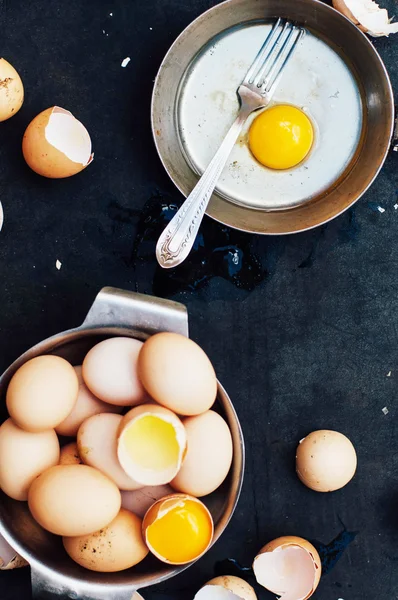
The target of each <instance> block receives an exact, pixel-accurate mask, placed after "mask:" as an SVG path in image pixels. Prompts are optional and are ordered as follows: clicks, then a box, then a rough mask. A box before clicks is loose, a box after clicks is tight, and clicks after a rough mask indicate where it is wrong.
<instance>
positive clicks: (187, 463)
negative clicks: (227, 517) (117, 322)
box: [0, 333, 233, 572]
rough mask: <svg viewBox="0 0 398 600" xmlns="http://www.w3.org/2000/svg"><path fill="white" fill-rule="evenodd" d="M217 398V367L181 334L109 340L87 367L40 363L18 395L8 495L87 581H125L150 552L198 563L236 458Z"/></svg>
mask: <svg viewBox="0 0 398 600" xmlns="http://www.w3.org/2000/svg"><path fill="white" fill-rule="evenodd" d="M216 396H217V379H216V375H215V372H214V369H213V366H212V364H211V362H210V360H209V359H208V357H207V356H206V354H205V353H204V351H203V350H202V349H201V348H200V347H199V346H198V345H197V344H196V343H195V342H193V341H192V340H189V339H188V338H185V337H184V336H181V335H178V334H173V333H159V334H156V335H154V336H152V337H150V338H149V339H148V340H147V341H146V342H144V343H143V342H141V341H139V340H136V339H133V338H128V337H115V338H109V339H106V340H104V341H101V342H100V343H98V344H97V345H95V346H94V347H93V348H92V349H91V350H90V351H89V352H88V354H87V355H86V357H85V358H84V360H83V364H82V365H81V366H72V365H71V364H70V363H69V362H68V361H66V360H65V359H64V358H61V357H59V356H53V355H43V356H38V357H36V358H33V359H31V360H29V361H28V362H26V363H25V364H24V365H22V366H21V367H20V368H19V369H18V370H17V371H16V373H15V374H14V375H13V377H12V379H11V381H10V383H9V385H8V389H7V395H6V403H7V409H8V412H9V418H8V419H7V420H6V421H5V422H4V423H3V425H2V426H1V427H0V488H1V489H2V490H3V492H4V493H6V494H7V495H8V496H10V497H11V498H13V499H15V500H18V501H27V502H28V506H29V510H30V512H31V514H32V516H33V518H34V519H35V520H36V521H37V523H39V525H41V526H42V527H43V528H44V529H45V530H47V531H49V532H51V533H52V534H56V535H59V536H62V539H63V545H64V548H65V550H66V552H67V553H68V555H69V556H70V557H71V558H72V559H73V560H74V561H76V562H77V563H78V564H79V565H81V566H83V567H85V568H87V569H90V570H93V571H100V572H114V571H120V570H124V569H127V568H130V567H132V566H134V565H136V564H137V563H139V562H141V561H142V560H143V559H144V558H145V557H146V555H147V554H148V553H149V552H151V553H152V554H154V555H155V556H156V557H157V558H158V559H159V560H161V561H163V562H166V563H169V564H174V565H182V564H186V563H189V562H191V561H193V560H195V559H196V558H198V557H200V556H201V555H202V554H203V553H204V552H206V550H207V549H208V547H209V546H210V544H211V542H212V539H213V532H214V525H213V520H212V516H211V514H210V512H209V510H208V509H207V507H206V506H205V504H204V503H203V502H202V501H201V500H199V498H200V497H203V496H207V495H208V494H211V493H212V492H214V491H215V490H216V489H217V488H218V487H219V486H220V485H221V484H222V483H223V481H224V480H225V478H226V477H227V475H228V472H229V470H230V467H231V463H232V458H233V444H232V436H231V432H230V430H229V427H228V425H227V423H226V421H225V420H224V419H223V418H222V417H221V416H220V415H219V414H218V413H217V412H215V411H214V410H212V407H213V404H214V402H215V400H216Z"/></svg>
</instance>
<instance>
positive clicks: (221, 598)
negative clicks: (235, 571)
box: [194, 575, 257, 600]
mask: <svg viewBox="0 0 398 600" xmlns="http://www.w3.org/2000/svg"><path fill="white" fill-rule="evenodd" d="M225 590H227V591H228V592H230V594H229V595H228V596H227V595H226V593H225ZM238 598H239V600H257V596H256V592H255V591H254V589H253V588H252V586H251V585H250V584H248V583H247V582H246V581H245V580H244V579H241V578H240V577H234V576H233V575H224V576H221V577H215V578H214V579H211V580H210V581H208V582H207V583H206V585H204V586H203V587H202V588H201V589H200V590H199V592H198V593H197V594H196V596H195V598H194V600H237V599H238Z"/></svg>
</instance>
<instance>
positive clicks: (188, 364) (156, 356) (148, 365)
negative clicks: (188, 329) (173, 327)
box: [138, 332, 217, 416]
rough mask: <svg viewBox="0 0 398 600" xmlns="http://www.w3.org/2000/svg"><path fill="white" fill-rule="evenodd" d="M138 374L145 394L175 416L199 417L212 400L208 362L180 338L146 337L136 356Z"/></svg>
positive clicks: (212, 380) (213, 376)
mask: <svg viewBox="0 0 398 600" xmlns="http://www.w3.org/2000/svg"><path fill="white" fill-rule="evenodd" d="M138 372H139V376H140V379H141V381H142V383H143V385H144V387H145V389H146V390H147V392H148V394H149V395H150V396H151V397H152V398H153V399H154V400H156V402H158V403H159V404H162V405H163V406H165V407H166V408H169V409H170V410H172V411H174V412H176V413H177V414H179V415H185V416H193V415H199V414H201V413H203V412H205V411H206V410H209V408H211V406H212V405H213V404H214V401H215V399H216V395H217V379H216V374H215V372H214V368H213V366H212V364H211V362H210V360H209V358H208V357H207V355H206V354H205V352H204V351H203V350H202V348H200V346H198V344H196V343H195V342H193V341H192V340H190V339H189V338H186V337H184V336H183V335H179V334H177V333H167V332H165V333H158V334H156V335H153V336H152V337H150V338H149V339H148V340H147V341H146V342H145V343H144V346H143V348H142V350H141V352H140V356H139V359H138Z"/></svg>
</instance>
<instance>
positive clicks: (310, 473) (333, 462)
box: [296, 430, 357, 492]
mask: <svg viewBox="0 0 398 600" xmlns="http://www.w3.org/2000/svg"><path fill="white" fill-rule="evenodd" d="M356 468H357V455H356V452H355V448H354V446H353V445H352V443H351V442H350V440H349V439H348V438H347V437H346V436H345V435H343V434H342V433H338V432H337V431H328V430H320V431H314V432H312V433H310V434H309V435H307V437H305V438H304V439H303V440H301V442H300V443H299V445H298V448H297V453H296V471H297V475H298V477H299V479H300V480H301V481H302V482H303V483H304V485H306V486H307V487H309V488H310V489H312V490H314V491H316V492H333V491H335V490H338V489H340V488H342V487H344V486H345V485H346V484H347V483H348V482H349V481H351V479H352V478H353V477H354V475H355V471H356Z"/></svg>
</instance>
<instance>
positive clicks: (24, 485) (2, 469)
mask: <svg viewBox="0 0 398 600" xmlns="http://www.w3.org/2000/svg"><path fill="white" fill-rule="evenodd" d="M58 461H59V443H58V438H57V435H56V433H55V431H54V430H53V429H50V430H48V431H43V432H40V433H30V432H28V431H24V430H23V429H20V428H19V427H18V426H17V425H15V423H14V422H13V421H12V420H11V419H7V421H5V422H4V423H3V424H2V426H1V427H0V488H1V489H2V490H3V492H4V493H5V494H7V495H8V496H10V497H11V498H14V500H27V499H28V491H29V488H30V486H31V484H32V482H33V481H34V480H35V479H36V477H37V476H38V475H40V473H43V471H46V469H49V468H50V467H53V466H54V465H56V464H57V463H58Z"/></svg>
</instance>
